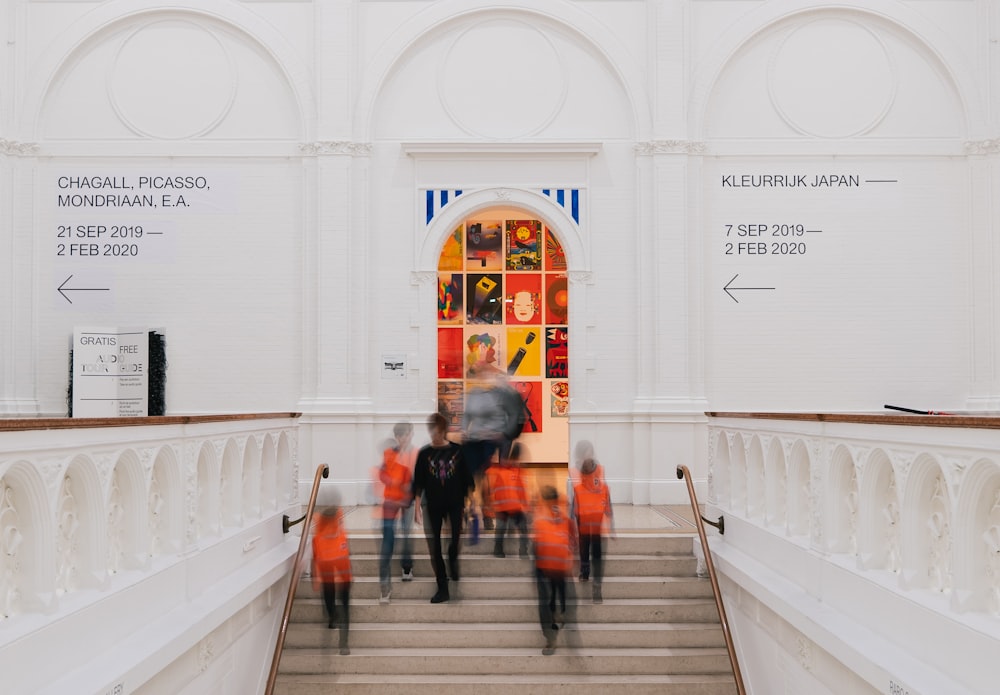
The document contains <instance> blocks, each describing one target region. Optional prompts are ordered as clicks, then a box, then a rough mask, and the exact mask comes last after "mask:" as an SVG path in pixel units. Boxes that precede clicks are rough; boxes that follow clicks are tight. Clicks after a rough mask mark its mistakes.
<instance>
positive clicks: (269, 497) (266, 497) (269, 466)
mask: <svg viewBox="0 0 1000 695" xmlns="http://www.w3.org/2000/svg"><path fill="white" fill-rule="evenodd" d="M274 440H275V435H273V434H270V433H268V434H266V435H264V443H263V445H262V447H261V452H260V491H259V492H258V493H257V494H258V495H259V496H260V503H261V510H262V511H270V510H272V509H275V508H277V506H278V500H279V499H280V498H281V488H280V487H279V485H278V454H277V452H276V451H275V447H274Z"/></svg>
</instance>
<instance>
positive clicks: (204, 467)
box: [193, 442, 220, 538]
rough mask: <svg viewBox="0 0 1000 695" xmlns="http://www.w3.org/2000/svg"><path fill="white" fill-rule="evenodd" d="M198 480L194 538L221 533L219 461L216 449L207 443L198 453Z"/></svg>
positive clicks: (195, 482) (196, 484)
mask: <svg viewBox="0 0 1000 695" xmlns="http://www.w3.org/2000/svg"><path fill="white" fill-rule="evenodd" d="M197 470H198V478H197V480H196V481H194V484H195V486H196V487H195V489H196V498H197V503H196V506H195V509H194V514H195V516H194V519H193V522H194V524H193V526H194V529H193V530H194V537H195V538H206V537H208V536H211V535H214V534H217V533H219V530H220V528H219V518H220V513H219V497H220V493H219V480H220V474H219V461H218V457H217V456H216V453H215V447H214V446H212V444H211V442H205V443H204V444H202V446H201V450H200V451H199V452H198V467H197Z"/></svg>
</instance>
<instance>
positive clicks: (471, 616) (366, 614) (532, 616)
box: [290, 582, 719, 624]
mask: <svg viewBox="0 0 1000 695" xmlns="http://www.w3.org/2000/svg"><path fill="white" fill-rule="evenodd" d="M461 584H462V583H461V582H458V583H457V584H456V583H454V582H453V583H452V587H451V590H450V591H451V599H452V600H451V601H449V602H448V603H441V604H432V603H430V602H429V600H430V594H429V595H428V596H427V599H426V600H397V601H393V602H391V603H389V604H387V605H383V604H379V603H378V601H377V600H374V599H361V600H358V601H353V600H352V601H351V622H352V623H389V624H395V623H463V622H471V623H526V622H532V621H534V620H537V619H538V603H537V601H535V600H533V599H509V600H503V601H497V600H483V599H464V598H462V589H461ZM585 596H586V595H585ZM567 599H568V606H567V608H568V610H567V614H568V615H567V620H568V622H570V623H579V622H582V623H663V622H684V623H712V622H715V623H717V622H718V619H719V615H718V612H717V609H716V607H715V602H714V600H712V599H705V598H667V599H606V600H605V601H604V602H603V603H601V604H594V603H592V602H591V601H590V599H589V596H588V597H587V598H584V599H582V600H580V601H579V603H578V604H577V603H576V602H574V601H573V600H572V599H571V596H570V594H569V593H568V592H567ZM290 622H292V623H326V622H327V618H326V615H325V612H324V608H323V601H322V600H321V599H319V598H299V599H296V600H295V602H294V603H293V604H292V612H291V616H290Z"/></svg>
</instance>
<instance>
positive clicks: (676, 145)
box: [632, 140, 705, 156]
mask: <svg viewBox="0 0 1000 695" xmlns="http://www.w3.org/2000/svg"><path fill="white" fill-rule="evenodd" d="M632 149H633V150H634V151H635V153H636V154H637V155H647V156H648V155H653V154H702V153H704V152H705V143H704V142H699V141H697V140H650V141H648V142H637V143H636V144H635V145H634V146H633V148H632Z"/></svg>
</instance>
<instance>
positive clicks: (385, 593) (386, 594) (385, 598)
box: [378, 589, 392, 603]
mask: <svg viewBox="0 0 1000 695" xmlns="http://www.w3.org/2000/svg"><path fill="white" fill-rule="evenodd" d="M391 596H392V591H391V590H389V589H382V592H381V594H379V597H378V602H379V603H389V598H390V597H391Z"/></svg>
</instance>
